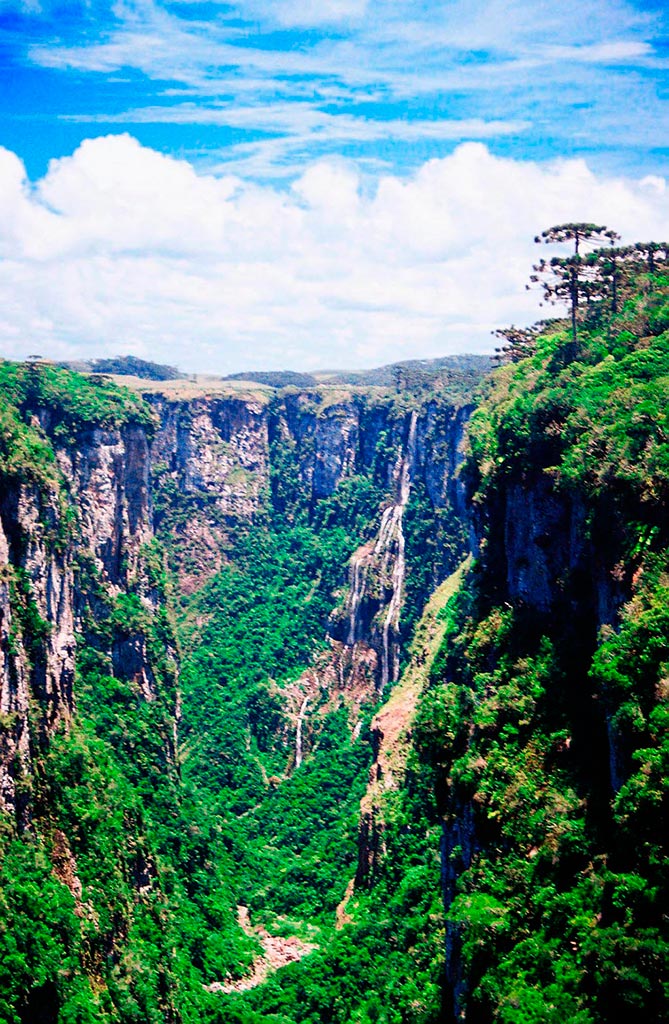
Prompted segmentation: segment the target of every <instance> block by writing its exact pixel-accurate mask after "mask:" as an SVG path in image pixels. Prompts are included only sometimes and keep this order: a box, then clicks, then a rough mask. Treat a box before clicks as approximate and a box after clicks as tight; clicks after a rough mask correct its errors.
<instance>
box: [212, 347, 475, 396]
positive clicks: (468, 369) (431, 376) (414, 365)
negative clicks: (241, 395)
mask: <svg viewBox="0 0 669 1024" xmlns="http://www.w3.org/2000/svg"><path fill="white" fill-rule="evenodd" d="M493 366H494V364H493V361H492V358H491V357H490V356H481V355H471V354H469V355H467V354H465V355H457V356H442V357H441V358H439V359H406V360H404V361H403V362H399V363H387V364H386V365H385V366H377V367H375V368H374V369H372V370H320V371H318V372H316V373H314V374H310V373H295V372H294V371H292V370H266V371H263V370H258V371H249V372H245V373H232V374H230V375H229V376H227V377H224V378H223V379H224V380H248V381H253V382H254V383H256V384H266V385H268V386H269V387H273V388H284V387H298V388H312V387H317V386H318V385H319V384H342V385H352V384H353V385H359V386H360V387H382V388H392V389H393V390H396V391H414V392H415V391H424V390H427V389H431V388H435V387H448V386H453V385H454V386H458V385H460V386H463V385H468V384H474V383H476V382H477V381H478V380H480V378H481V377H482V376H484V375H485V374H487V373H490V371H491V370H492V369H493Z"/></svg>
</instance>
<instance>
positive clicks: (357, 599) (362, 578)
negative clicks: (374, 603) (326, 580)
mask: <svg viewBox="0 0 669 1024" xmlns="http://www.w3.org/2000/svg"><path fill="white" fill-rule="evenodd" d="M351 569H352V573H351V575H352V581H351V596H350V598H349V601H350V606H349V615H348V637H347V638H346V643H347V644H349V646H351V647H352V646H353V644H354V643H355V633H356V624H357V621H358V610H359V608H360V605H361V603H362V599H363V597H364V596H365V584H366V582H367V569H368V565H367V563H366V562H365V561H364V555H359V554H357V553H356V554H355V555H354V556H353V558H352V559H351Z"/></svg>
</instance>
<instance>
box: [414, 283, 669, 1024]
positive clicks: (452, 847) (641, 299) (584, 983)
mask: <svg viewBox="0 0 669 1024" xmlns="http://www.w3.org/2000/svg"><path fill="white" fill-rule="evenodd" d="M668 284H669V282H667V280H666V278H663V277H661V276H657V275H655V276H654V275H647V274H640V275H639V276H635V277H632V278H631V279H628V280H627V281H626V288H625V291H626V295H627V301H626V303H625V306H624V308H623V310H622V311H621V312H620V313H618V314H617V315H614V316H611V315H610V314H607V313H605V312H604V311H603V310H602V309H601V307H600V309H599V310H596V311H594V312H593V320H592V321H591V322H590V323H587V322H586V323H585V324H584V325H582V326H581V327H580V330H579V339H578V344H577V345H576V346H575V345H574V343H573V340H572V339H571V338H570V337H569V336H568V335H567V334H566V332H563V331H562V330H560V329H559V326H560V325H557V327H554V328H553V330H552V331H548V332H546V333H544V334H543V335H542V336H540V337H539V338H538V339H537V341H536V352H535V353H534V354H533V355H531V356H530V357H529V358H526V359H523V360H522V361H521V362H519V363H518V364H517V365H516V366H509V367H506V368H505V369H504V370H503V371H502V372H500V374H499V377H498V380H497V385H496V387H495V389H494V390H493V392H492V394H491V396H490V398H489V400H487V401H486V402H485V403H484V404H483V406H482V408H481V409H480V410H479V411H478V412H477V413H476V414H475V416H474V418H473V420H472V424H471V431H470V438H471V448H472V454H471V457H470V459H469V461H468V463H467V466H466V474H467V475H468V477H469V479H470V486H471V489H472V504H473V509H474V521H475V529H476V548H477V559H476V561H475V563H474V565H473V567H472V570H471V571H470V573H469V575H468V577H467V579H466V581H465V584H464V586H463V588H462V590H461V592H460V594H459V597H458V600H457V605H456V606H454V608H453V610H452V612H451V619H450V622H449V626H448V631H447V637H446V640H445V643H444V647H443V649H442V652H441V654H440V657H439V659H438V662H439V663H438V665H437V667H436V670H435V672H434V675H433V686H432V689H431V690H430V692H429V693H428V695H427V696H426V699H425V702H424V704H423V706H422V709H421V711H420V713H419V724H418V729H417V737H418V738H417V742H418V746H419V749H420V750H421V751H422V756H423V757H424V758H426V759H427V760H428V761H429V762H430V763H432V764H434V765H437V766H438V779H437V787H438V789H437V791H438V794H439V801H440V808H441V812H442V814H443V816H444V840H443V849H444V855H443V870H444V895H445V901H446V907H447V911H448V913H447V936H446V972H447V981H448V988H449V990H450V1009H449V1010H448V1013H447V1019H449V1020H467V1021H468V1022H469V1024H478V1022H481V1024H483V1022H488V1021H491V1020H495V1021H505V1022H518V1021H523V1022H535V1021H536V1022H537V1024H539V1022H542V1024H543V1022H547V1021H555V1022H558V1021H564V1020H569V1021H578V1022H583V1024H585V1022H589V1021H592V1022H595V1021H597V1022H605V1021H613V1020H619V1019H620V1014H621V1013H622V1014H623V1015H624V1016H628V1017H630V1018H631V1017H633V1016H635V1015H641V1016H642V1017H643V1019H644V1020H647V1021H653V1022H659V1021H661V1020H666V1017H667V1012H668V1009H669V1003H668V1001H667V989H666V982H667V977H666V970H665V967H666V955H667V939H668V937H667V931H666V917H665V916H664V914H665V912H666V893H667V882H668V881H669V880H668V878H667V856H666V846H665V843H666V835H667V831H666V824H667V822H666V808H667V787H666V779H667V767H669V765H668V763H667V757H668V755H669V745H668V744H667V730H666V726H667V711H666V696H667V695H666V676H667V668H668V667H669V632H668V631H667V626H668V625H669V622H668V620H667V606H666V596H667V589H666V588H667V568H668V567H669V566H668V550H669V548H668V544H669V532H668V523H669V520H668V519H667V499H668V498H669V489H668V488H669V461H668V453H669V446H668V441H669V433H668V430H669V421H668V419H667V409H668V407H669V406H668V399H669V332H668V331H667V328H668V327H669V318H668V315H667V313H668V308H669V307H668V305H667V301H668V296H669V288H668ZM595 313H597V314H598V316H595V315H594V314H595ZM663 965H665V966H663Z"/></svg>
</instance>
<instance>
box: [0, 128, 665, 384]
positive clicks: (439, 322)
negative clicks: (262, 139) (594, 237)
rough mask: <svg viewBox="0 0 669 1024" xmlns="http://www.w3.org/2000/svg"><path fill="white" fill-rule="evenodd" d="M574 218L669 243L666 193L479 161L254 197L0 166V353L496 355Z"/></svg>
mask: <svg viewBox="0 0 669 1024" xmlns="http://www.w3.org/2000/svg"><path fill="white" fill-rule="evenodd" d="M579 219H583V220H588V221H599V222H601V223H606V224H609V225H610V226H612V227H615V228H616V229H617V230H619V231H620V232H621V233H622V234H623V236H624V239H625V240H626V241H632V240H634V239H646V238H650V237H655V238H660V237H662V238H664V237H668V236H669V192H668V191H667V190H666V183H665V182H664V180H663V179H662V178H658V177H656V176H655V177H646V178H644V179H642V180H641V181H632V180H627V179H622V178H611V177H609V178H606V177H601V176H596V175H595V174H593V173H592V172H591V171H590V169H589V168H588V167H587V165H586V164H585V163H584V162H583V161H581V160H565V161H558V162H553V163H551V164H539V163H535V162H532V161H518V160H510V159H501V158H498V157H495V156H493V155H492V154H491V153H490V152H489V150H488V149H487V148H486V147H485V145H483V144H482V143H467V144H464V145H461V146H459V147H458V148H457V149H456V150H455V151H454V152H453V153H452V154H451V155H450V156H448V157H445V158H443V159H436V160H430V161H428V162H427V163H425V164H424V165H423V166H422V167H420V168H419V170H418V171H417V172H416V173H414V174H413V175H412V176H410V177H398V176H392V175H387V176H385V177H382V178H381V179H380V180H378V182H376V183H374V184H373V185H371V184H370V182H369V180H368V179H366V178H365V177H363V176H362V174H361V172H360V170H359V168H358V167H357V166H356V165H355V164H354V163H352V162H346V161H342V160H326V161H320V162H317V163H315V164H313V165H312V166H310V167H308V168H307V169H306V170H305V171H304V172H303V174H302V175H301V176H300V177H299V178H298V179H297V180H296V181H295V182H293V184H292V185H289V186H278V185H276V184H274V185H271V186H270V185H263V186H260V185H253V184H249V183H248V182H244V181H242V180H241V179H239V178H236V177H234V176H231V175H224V176H220V177H219V176H215V175H211V174H209V175H207V174H201V173H197V172H196V170H195V169H194V168H193V167H192V166H191V165H190V164H189V163H187V162H185V161H180V160H176V159H173V158H171V157H167V156H164V155H162V154H160V153H157V152H155V151H153V150H151V149H148V148H146V147H143V146H141V145H140V144H139V143H138V142H137V141H136V140H135V139H133V138H132V137H131V136H129V135H114V136H107V137H102V138H96V139H91V140H87V141H86V142H84V143H83V144H82V145H81V146H80V147H79V149H77V150H76V152H75V153H74V154H73V155H72V156H70V157H66V158H63V159H61V160H57V161H53V162H52V163H51V165H50V166H49V169H48V172H47V174H46V175H45V176H44V178H43V179H42V180H40V181H38V182H36V183H34V184H31V183H30V182H28V181H27V180H26V178H25V172H24V170H23V166H22V164H21V162H20V161H19V160H18V158H17V157H16V156H15V155H14V154H12V153H10V152H8V151H7V150H2V149H0V256H1V257H2V259H1V262H0V302H2V309H3V318H2V323H1V324H0V342H1V343H2V349H3V353H4V355H6V356H9V357H21V356H25V355H26V354H28V353H30V352H34V351H40V352H42V353H43V354H45V355H50V356H54V357H70V358H72V357H82V358H86V357H90V356H93V355H101V354H112V353H119V352H120V353H134V354H136V355H140V356H145V357H149V358H154V359H158V360H160V361H165V362H171V363H177V364H179V365H180V366H182V367H183V368H184V369H186V370H191V371H211V372H230V371H234V370H239V369H247V368H253V367H274V368H278V367H283V368H292V369H302V368H317V367H323V366H370V365H374V364H378V363H381V362H388V361H391V360H394V359H401V358H409V357H415V356H423V357H429V356H436V355H443V354H445V353H449V352H462V351H475V350H479V351H482V350H489V349H490V348H491V345H492V340H491V338H490V330H491V329H492V328H493V327H495V326H500V325H505V324H508V323H511V322H515V323H523V322H530V321H532V320H533V319H536V318H537V317H538V316H540V315H542V312H544V313H545V311H541V310H540V309H539V308H538V304H537V303H538V297H537V295H536V294H531V293H526V292H525V290H524V285H525V281H526V279H527V276H528V272H529V268H530V264H531V262H532V260H533V259H534V258H536V255H537V254H536V253H535V252H534V251H533V249H534V246H533V244H532V241H531V240H532V238H533V236H534V235H535V234H536V233H537V231H539V230H541V229H542V228H544V227H547V226H548V225H550V224H553V223H556V222H560V221H564V220H579Z"/></svg>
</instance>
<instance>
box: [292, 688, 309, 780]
mask: <svg viewBox="0 0 669 1024" xmlns="http://www.w3.org/2000/svg"><path fill="white" fill-rule="evenodd" d="M308 703H309V698H308V697H305V698H304V700H303V701H302V707H301V708H300V713H299V715H298V716H297V729H296V730H295V767H296V768H299V767H300V765H301V764H302V722H303V721H304V716H305V714H306V711H307V704H308Z"/></svg>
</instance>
